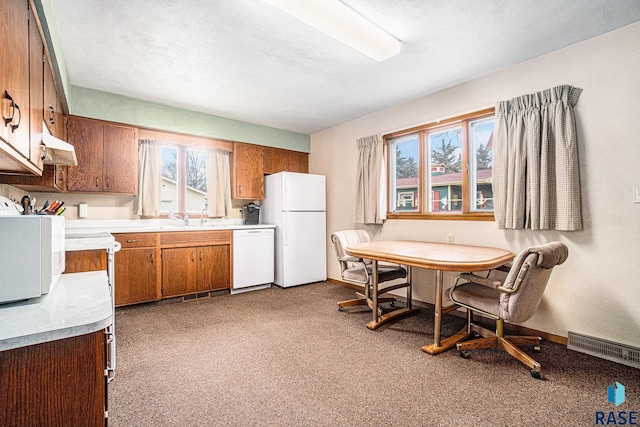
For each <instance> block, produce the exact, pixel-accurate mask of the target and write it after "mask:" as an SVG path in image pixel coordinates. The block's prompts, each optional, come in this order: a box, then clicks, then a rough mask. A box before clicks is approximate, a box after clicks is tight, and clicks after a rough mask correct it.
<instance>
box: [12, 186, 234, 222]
mask: <svg viewBox="0 0 640 427" xmlns="http://www.w3.org/2000/svg"><path fill="white" fill-rule="evenodd" d="M25 194H29V195H30V196H31V198H32V199H33V198H34V197H35V198H36V199H37V202H36V204H37V206H41V205H42V204H43V203H44V202H45V200H49V201H53V200H59V201H64V205H65V206H66V207H67V209H66V211H65V212H64V214H63V216H64V217H65V218H66V219H79V217H78V205H79V204H80V203H86V204H87V219H137V218H138V216H137V215H134V214H133V204H134V198H133V197H131V196H112V195H104V194H99V195H96V194H74V193H38V192H26V191H24V190H21V189H19V188H16V187H12V186H10V185H6V184H0V195H1V196H5V197H8V198H10V199H14V200H20V199H22V196H24V195H25ZM245 203H246V200H238V201H236V200H233V201H232V207H233V211H232V215H231V216H230V218H242V206H243V205H244V204H245Z"/></svg>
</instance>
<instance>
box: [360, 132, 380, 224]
mask: <svg viewBox="0 0 640 427" xmlns="http://www.w3.org/2000/svg"><path fill="white" fill-rule="evenodd" d="M356 144H357V145H358V170H357V178H356V196H355V206H354V212H353V222H355V223H360V224H382V223H383V222H384V220H385V219H386V197H385V195H386V191H385V184H386V177H385V168H384V163H383V158H384V156H383V145H384V144H383V142H382V138H380V136H379V135H373V136H368V137H365V138H359V139H357V140H356Z"/></svg>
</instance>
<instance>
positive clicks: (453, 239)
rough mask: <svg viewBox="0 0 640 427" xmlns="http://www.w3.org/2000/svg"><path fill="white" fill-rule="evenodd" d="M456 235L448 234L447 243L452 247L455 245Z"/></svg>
mask: <svg viewBox="0 0 640 427" xmlns="http://www.w3.org/2000/svg"><path fill="white" fill-rule="evenodd" d="M455 238H456V236H455V234H453V233H449V234H447V243H449V244H450V245H453V244H454V243H455Z"/></svg>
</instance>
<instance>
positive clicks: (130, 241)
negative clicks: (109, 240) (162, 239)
mask: <svg viewBox="0 0 640 427" xmlns="http://www.w3.org/2000/svg"><path fill="white" fill-rule="evenodd" d="M137 241H138V240H137V239H132V240H125V242H127V243H136V242H137Z"/></svg>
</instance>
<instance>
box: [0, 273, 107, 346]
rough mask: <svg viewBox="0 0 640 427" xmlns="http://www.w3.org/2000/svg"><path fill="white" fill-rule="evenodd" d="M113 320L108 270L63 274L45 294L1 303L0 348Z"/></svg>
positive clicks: (65, 335)
mask: <svg viewBox="0 0 640 427" xmlns="http://www.w3.org/2000/svg"><path fill="white" fill-rule="evenodd" d="M112 321H113V307H112V302H111V295H110V293H109V285H108V281H107V273H106V271H91V272H86V273H73V274H63V275H62V278H61V279H60V280H59V281H58V283H56V285H55V286H54V287H53V289H52V290H51V291H50V292H49V293H48V294H46V295H42V296H41V297H39V298H32V299H29V300H26V301H20V302H15V303H10V304H0V351H4V350H10V349H13V348H18V347H26V346H29V345H34V344H39V343H43V342H48V341H55V340H59V339H63V338H70V337H75V336H79V335H85V334H89V333H92V332H96V331H99V330H101V329H104V328H106V327H107V326H109V325H111V324H112Z"/></svg>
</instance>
